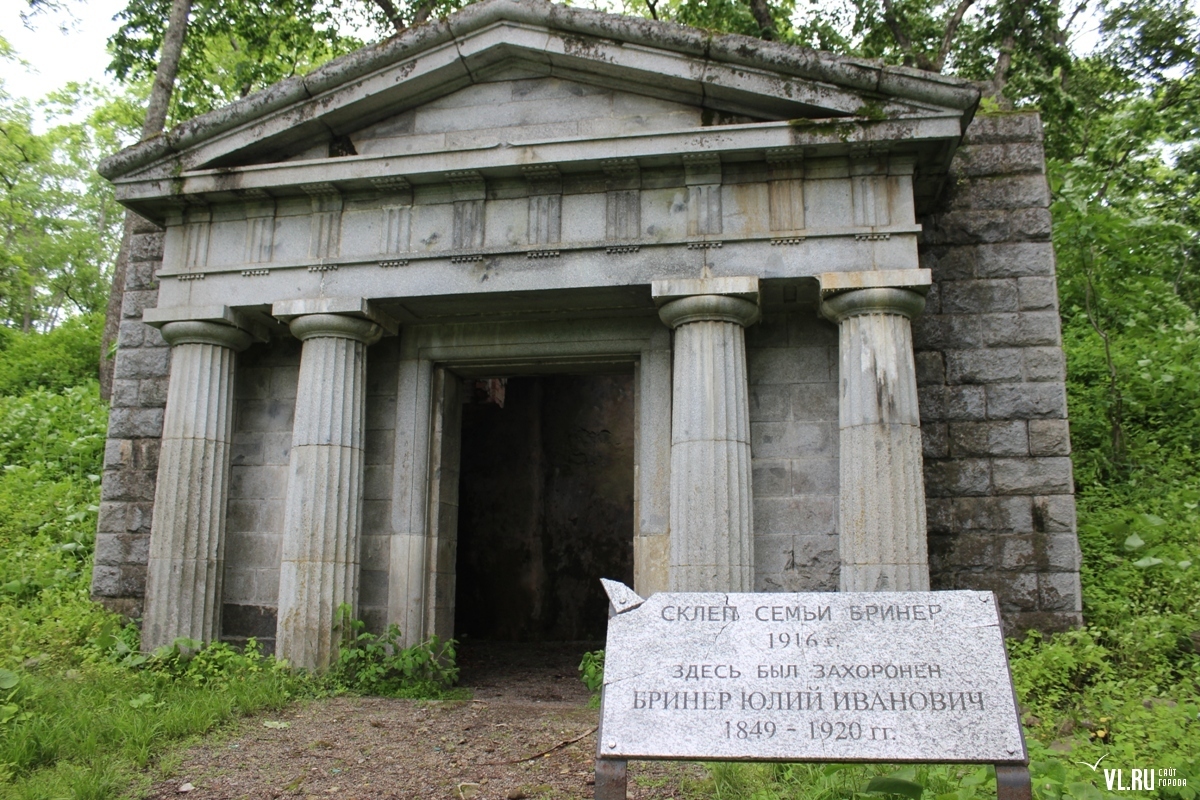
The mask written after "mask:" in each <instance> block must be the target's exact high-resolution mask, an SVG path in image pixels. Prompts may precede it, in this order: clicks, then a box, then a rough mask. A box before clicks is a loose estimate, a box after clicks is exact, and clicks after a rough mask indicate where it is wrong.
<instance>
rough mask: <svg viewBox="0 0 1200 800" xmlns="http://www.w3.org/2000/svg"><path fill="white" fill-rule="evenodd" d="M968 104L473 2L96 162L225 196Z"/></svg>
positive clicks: (540, 9)
mask: <svg viewBox="0 0 1200 800" xmlns="http://www.w3.org/2000/svg"><path fill="white" fill-rule="evenodd" d="M977 100H978V92H977V91H976V90H975V89H974V88H973V87H971V86H970V85H969V84H967V83H965V82H963V81H959V80H956V79H951V78H946V77H944V76H941V75H933V74H930V73H922V72H919V71H916V70H910V69H905V68H900V67H889V66H884V65H881V64H878V63H873V62H866V61H859V60H854V59H846V58H841V57H838V56H834V55H831V54H828V53H820V52H817V51H812V50H807V49H804V48H798V47H793V46H788V45H781V44H778V43H773V42H765V41H761V40H757V39H750V38H747V37H742V36H732V35H730V36H718V37H713V36H712V35H710V34H708V33H706V32H703V31H699V30H695V29H691V28H686V27H683V26H679V25H673V24H668V23H658V22H653V21H649V20H644V19H639V18H633V17H623V16H616V15H610V14H603V13H600V12H594V11H586V10H581V9H574V8H569V7H565V6H558V5H553V4H550V3H546V2H542V1H541V0H485V1H484V2H481V3H478V4H475V5H472V6H469V7H467V8H466V9H465V10H464V11H462V12H459V13H458V14H455V15H453V16H451V17H449V18H448V19H445V20H440V21H437V22H434V23H430V24H427V25H424V26H421V27H419V28H415V29H413V30H410V31H408V32H406V33H404V34H402V35H399V36H396V37H393V38H392V39H389V40H387V41H385V42H382V43H380V44H378V45H375V46H373V47H369V48H365V49H363V50H360V51H358V52H356V53H352V54H350V55H348V56H345V57H343V58H340V59H337V60H336V61H333V62H330V63H329V64H327V65H325V66H324V67H322V68H320V69H318V70H316V71H314V72H313V73H311V74H310V75H307V76H304V77H303V78H294V79H290V80H288V81H284V82H282V83H279V84H276V85H275V86H273V87H270V88H269V89H266V90H264V91H262V92H259V93H257V94H254V95H251V96H250V97H247V98H246V99H245V100H242V101H239V102H237V103H234V104H232V105H230V106H227V107H225V108H222V109H218V110H217V111H214V112H212V113H210V114H206V115H204V116H202V117H199V118H197V119H195V120H192V121H190V122H188V123H185V124H184V125H181V126H180V127H178V128H176V129H174V130H172V131H170V132H169V133H167V134H165V135H163V136H160V137H157V138H155V139H153V140H149V141H147V142H142V143H140V144H138V145H135V146H134V147H131V148H128V149H127V150H124V151H122V152H121V153H119V154H117V155H116V156H114V157H112V158H110V159H108V160H107V161H106V162H104V164H102V165H101V172H102V174H104V175H105V176H106V177H109V178H111V179H113V180H115V181H116V182H118V183H119V184H134V183H142V184H145V183H146V182H147V181H157V182H158V183H159V184H162V182H163V181H174V182H175V185H173V189H172V191H173V192H174V193H176V194H179V193H180V192H182V193H185V194H186V193H187V191H188V190H187V189H186V188H182V187H181V186H180V185H178V182H179V181H180V180H183V179H185V178H186V177H187V176H188V175H199V174H201V173H208V174H209V175H210V177H211V176H212V175H218V173H220V175H218V177H220V176H221V175H223V176H225V177H223V178H220V180H218V178H212V179H211V180H209V181H208V182H207V184H206V186H208V187H209V188H208V191H209V192H210V193H211V192H212V191H213V187H214V186H216V185H218V184H221V180H225V181H226V183H228V185H229V186H231V187H233V188H234V189H235V190H236V188H237V186H238V185H239V183H238V180H237V179H236V178H232V177H228V176H229V171H230V170H234V171H236V170H238V169H240V168H253V167H262V166H263V165H270V164H280V163H285V162H289V163H296V162H297V161H305V162H308V163H314V162H320V161H322V160H331V161H332V160H333V159H335V158H337V157H342V156H350V157H351V159H353V158H356V157H357V158H376V159H377V158H379V157H387V156H403V155H407V154H413V153H434V152H443V153H445V152H455V151H456V150H459V149H474V150H479V149H480V148H487V147H497V146H507V145H512V144H513V143H515V142H524V143H536V142H571V141H587V140H591V141H599V140H613V139H621V138H622V137H624V138H634V137H638V136H644V135H647V134H655V133H664V132H669V131H676V132H687V131H689V130H693V131H694V130H696V129H698V128H713V129H717V128H726V129H730V128H744V127H745V126H747V125H754V124H764V123H765V124H774V125H776V126H778V125H780V124H781V123H782V124H785V125H792V126H793V127H794V128H795V129H796V130H808V129H809V128H810V127H811V125H812V124H815V123H817V122H821V121H824V122H840V123H844V122H854V121H859V122H863V123H878V122H881V121H891V122H902V121H909V120H912V121H920V120H942V121H949V122H952V123H953V124H952V126H951V127H950V128H947V127H946V126H943V127H942V128H939V129H938V130H939V131H945V130H951V129H953V131H961V130H962V129H965V125H966V123H967V122H968V121H969V119H970V117H971V115H972V114H973V111H974V107H975V104H976V102H977ZM829 130H830V131H833V130H834V129H832V128H830V129H829ZM904 130H905V129H904V128H903V127H901V128H896V129H894V130H889V131H886V132H883V133H881V134H871V135H870V136H867V137H866V138H868V139H871V138H872V136H873V137H874V139H873V140H877V139H878V138H879V136H890V137H892V138H897V137H899V136H902V135H903V134H904ZM818 132H819V131H818ZM835 133H836V137H840V139H841V140H843V141H845V140H847V139H848V138H849V137H848V134H847V133H846V131H845V130H843V129H840V128H839V129H837V131H836V132H835ZM921 135H925V134H921ZM937 135H938V136H941V137H942V138H946V135H945V134H944V133H941V132H939V133H938V134H937ZM958 135H960V134H958ZM836 137H835V138H836ZM743 138H745V136H743ZM775 138H776V139H779V138H780V137H778V136H776V137H775ZM784 138H787V137H784ZM791 138H794V139H796V141H797V143H800V142H801V140H802V139H803V138H804V137H802V136H793V137H791ZM818 138H819V137H818ZM950 138H953V135H952V136H951V137H950ZM593 149H597V148H593ZM618 149H619V148H618ZM943 149H944V148H943ZM529 155H530V154H529V153H520V154H518V153H515V152H514V158H524V159H527V158H529ZM485 160H486V159H485ZM493 162H495V159H492V160H491V161H489V162H488V163H489V164H492V166H496V164H494V163H493ZM522 163H525V162H522V161H519V160H517V161H514V162H513V164H512V166H517V165H520V164H522ZM343 166H344V164H343ZM472 168H475V167H472ZM157 191H158V190H152V191H149V193H147V192H146V191H143V192H140V193H136V192H135V193H133V194H128V195H125V196H123V197H122V199H123V200H129V201H130V202H131V204H132V203H133V202H140V200H138V199H137V198H135V196H134V195H138V197H140V198H144V199H146V200H148V199H149V198H150V197H151V196H152V195H154V194H155V192H157ZM163 191H165V188H164V189H163Z"/></svg>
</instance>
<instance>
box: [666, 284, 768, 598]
mask: <svg viewBox="0 0 1200 800" xmlns="http://www.w3.org/2000/svg"><path fill="white" fill-rule="evenodd" d="M653 289H654V296H655V299H656V300H657V301H659V302H660V303H662V305H661V307H660V308H659V316H660V317H661V318H662V320H663V322H665V323H666V324H667V325H669V326H671V327H672V328H674V330H675V348H674V349H675V365H674V369H673V371H672V376H673V378H672V392H671V547H670V549H671V577H670V581H671V590H672V591H677V592H680V591H686V592H707V591H726V592H750V591H753V590H754V512H753V497H752V495H751V484H750V412H749V400H748V387H747V379H746V339H745V327H746V326H747V325H750V324H752V323H754V322H755V321H756V320H757V319H758V316H759V311H758V304H757V302H756V300H757V295H758V281H757V279H754V278H725V279H707V280H703V279H702V280H689V281H662V282H657V283H655V284H654V287H653ZM750 298H753V299H750Z"/></svg>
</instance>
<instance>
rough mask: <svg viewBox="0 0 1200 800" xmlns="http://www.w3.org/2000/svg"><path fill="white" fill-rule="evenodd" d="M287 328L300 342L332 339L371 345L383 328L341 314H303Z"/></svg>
mask: <svg viewBox="0 0 1200 800" xmlns="http://www.w3.org/2000/svg"><path fill="white" fill-rule="evenodd" d="M288 327H289V328H290V329H291V331H292V335H293V336H295V337H296V338H297V339H299V340H300V341H302V342H303V341H307V340H309V339H316V338H320V337H334V338H338V339H353V340H354V341H356V342H361V343H362V344H365V345H372V344H375V343H376V342H378V341H379V339H380V337H381V336H383V328H381V327H380V326H379V325H377V324H375V323H374V322H372V321H371V320H369V319H361V318H359V317H348V316H345V315H343V314H305V315H304V316H302V317H296V318H294V319H293V320H292V321H291V322H290V323H289V325H288Z"/></svg>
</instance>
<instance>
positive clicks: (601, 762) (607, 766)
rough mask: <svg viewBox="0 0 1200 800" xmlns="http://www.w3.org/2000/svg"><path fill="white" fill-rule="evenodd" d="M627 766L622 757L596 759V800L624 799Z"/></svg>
mask: <svg viewBox="0 0 1200 800" xmlns="http://www.w3.org/2000/svg"><path fill="white" fill-rule="evenodd" d="M628 766H629V762H628V761H626V760H625V759H623V758H597V759H596V800H625V799H626V794H625V792H626V789H627V787H628V773H627V768H628Z"/></svg>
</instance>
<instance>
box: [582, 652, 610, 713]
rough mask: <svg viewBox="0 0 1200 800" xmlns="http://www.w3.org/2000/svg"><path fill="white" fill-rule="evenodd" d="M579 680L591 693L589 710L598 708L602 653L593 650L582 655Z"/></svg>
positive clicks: (602, 684) (601, 676)
mask: <svg viewBox="0 0 1200 800" xmlns="http://www.w3.org/2000/svg"><path fill="white" fill-rule="evenodd" d="M579 680H581V681H583V685H584V686H586V687H587V689H588V691H589V692H591V693H592V697H591V699H590V700H588V707H589V708H599V707H600V689H601V688H602V687H603V686H604V651H603V650H593V651H592V652H590V653H584V654H583V660H582V661H580V662H579Z"/></svg>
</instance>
